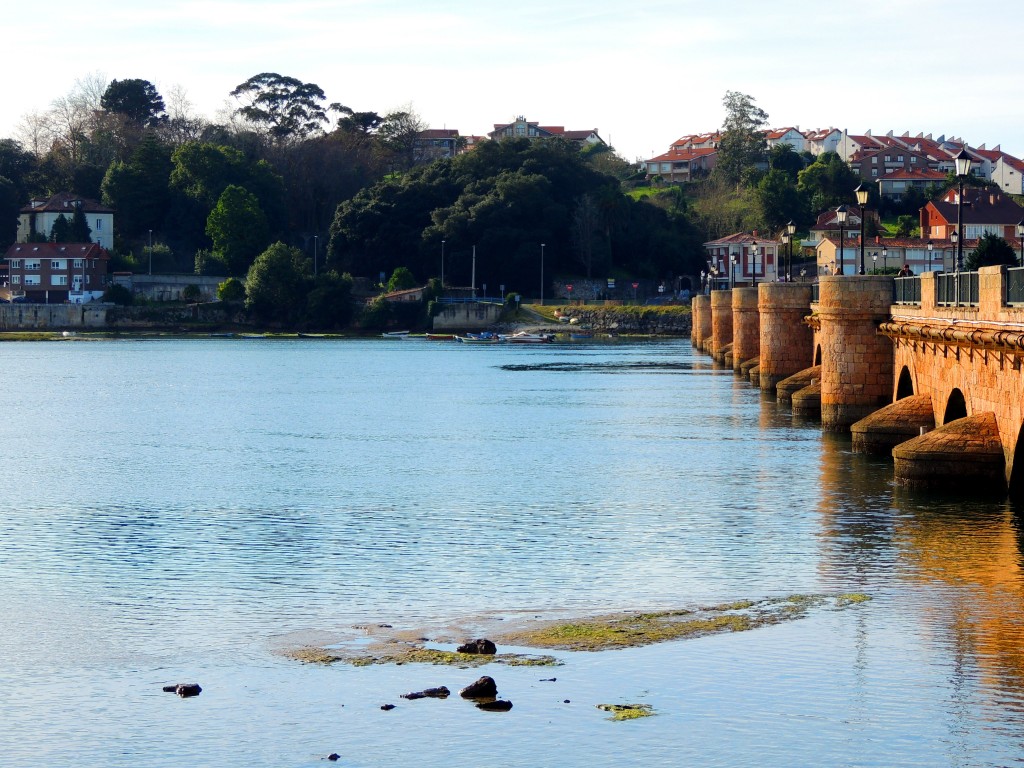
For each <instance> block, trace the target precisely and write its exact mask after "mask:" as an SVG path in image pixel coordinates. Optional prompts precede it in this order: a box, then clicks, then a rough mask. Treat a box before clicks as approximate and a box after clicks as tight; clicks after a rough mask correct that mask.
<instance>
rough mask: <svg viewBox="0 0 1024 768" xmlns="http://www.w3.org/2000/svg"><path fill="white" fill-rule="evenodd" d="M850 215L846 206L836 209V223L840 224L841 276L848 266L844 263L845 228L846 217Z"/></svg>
mask: <svg viewBox="0 0 1024 768" xmlns="http://www.w3.org/2000/svg"><path fill="white" fill-rule="evenodd" d="M848 213H849V211H848V209H847V208H846V206H845V205H840V206H839V207H838V208H836V222H838V224H839V274H840V275H841V274H843V273H844V272H845V271H846V265H845V264H844V263H843V227H844V226H846V216H847V214H848Z"/></svg>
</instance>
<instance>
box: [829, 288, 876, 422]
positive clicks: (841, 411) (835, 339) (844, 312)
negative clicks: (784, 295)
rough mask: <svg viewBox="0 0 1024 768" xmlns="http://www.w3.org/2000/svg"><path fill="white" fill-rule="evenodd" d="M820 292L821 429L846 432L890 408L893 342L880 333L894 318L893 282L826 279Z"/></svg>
mask: <svg viewBox="0 0 1024 768" xmlns="http://www.w3.org/2000/svg"><path fill="white" fill-rule="evenodd" d="M818 290H819V301H818V321H819V322H820V328H821V330H820V334H819V335H820V343H821V426H822V429H824V430H826V431H829V432H845V431H846V430H848V429H849V428H850V426H851V425H852V424H853V423H854V422H856V421H858V420H860V419H862V418H864V417H865V416H868V415H869V414H871V413H872V412H874V411H876V410H878V409H879V408H881V407H883V406H885V405H888V404H889V403H890V402H891V398H892V387H893V350H892V342H891V341H890V340H889V339H887V338H886V337H885V336H882V335H880V334H879V333H878V327H879V326H880V325H881V324H882V323H884V322H886V321H887V320H889V318H890V311H891V308H892V278H891V277H886V276H884V275H852V276H850V275H844V276H839V275H837V276H834V277H831V276H827V277H822V278H821V279H820V281H819V286H818Z"/></svg>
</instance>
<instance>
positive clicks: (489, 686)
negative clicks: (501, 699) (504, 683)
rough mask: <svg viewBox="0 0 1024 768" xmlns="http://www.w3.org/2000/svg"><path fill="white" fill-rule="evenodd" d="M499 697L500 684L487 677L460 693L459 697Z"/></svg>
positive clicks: (471, 684)
mask: <svg viewBox="0 0 1024 768" xmlns="http://www.w3.org/2000/svg"><path fill="white" fill-rule="evenodd" d="M497 695H498V684H497V683H495V682H494V678H493V677H487V676H486V675H484V676H483V677H481V678H480V679H479V680H477V681H476V682H475V683H470V684H469V685H467V686H466V687H465V688H463V689H462V690H461V691H459V696H461V697H462V698H464V699H482V698H486V697H494V696H497Z"/></svg>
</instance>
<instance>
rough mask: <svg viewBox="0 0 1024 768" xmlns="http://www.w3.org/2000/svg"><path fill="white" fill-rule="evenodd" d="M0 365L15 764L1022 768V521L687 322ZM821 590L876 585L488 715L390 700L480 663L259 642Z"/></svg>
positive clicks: (1, 738) (459, 681) (115, 346)
mask: <svg viewBox="0 0 1024 768" xmlns="http://www.w3.org/2000/svg"><path fill="white" fill-rule="evenodd" d="M0 360H2V363H3V365H2V368H0V380H2V383H3V392H4V401H5V402H4V405H5V407H4V408H3V412H2V415H0V435H2V438H3V446H4V471H3V474H2V483H3V496H2V499H3V502H2V504H3V514H2V515H0V616H2V617H3V627H2V631H0V704H2V715H0V764H2V765H5V766H7V765H10V766H50V765H75V766H90V767H91V766H96V767H97V768H98V767H100V766H103V767H106V766H138V765H147V766H179V765H181V766H184V765H188V766H317V765H324V762H323V758H324V757H325V756H326V755H327V754H329V753H331V752H337V753H339V754H341V755H342V760H341V761H340V762H339V763H338V764H340V765H347V766H359V767H361V768H370V767H371V766H374V767H376V766H403V765H411V764H416V765H417V766H424V767H431V766H446V767H448V768H452V767H454V768H462V767H465V768H470V767H472V766H488V765H494V766H498V765H500V766H547V765H552V766H554V765H557V766H569V767H572V766H624V765H628V766H634V765H635V766H659V765H665V766H669V765H672V766H677V765H714V766H735V765H778V766H801V765H805V766H822V765H828V766H838V765H850V766H854V765H856V766H875V765H877V766H890V765H915V766H965V767H966V766H1004V765H1020V764H1024V644H1022V641H1024V604H1022V596H1024V575H1022V571H1021V530H1020V525H1019V521H1018V519H1017V518H1016V517H1015V515H1014V513H1013V510H1011V509H1010V508H1009V507H1008V506H1003V505H998V504H981V503H966V502H956V501H948V500H941V499H934V498H929V497H923V496H917V495H912V494H908V493H906V492H904V491H900V490H899V489H896V488H894V487H893V486H892V485H891V481H890V480H891V467H890V466H889V464H888V463H887V462H884V461H878V460H872V459H866V458H864V457H859V456H854V455H852V454H851V453H850V451H849V445H848V443H846V442H844V441H842V440H836V439H829V438H825V437H823V436H822V435H821V433H820V431H819V429H818V428H817V426H816V425H815V424H813V423H799V422H794V421H793V418H792V417H791V415H790V414H789V412H788V411H787V410H786V409H783V408H781V407H779V406H777V405H776V404H775V403H774V401H770V400H764V399H762V397H761V395H760V394H759V393H758V392H757V391H756V390H754V389H752V388H751V387H750V386H749V385H748V384H746V383H745V382H744V381H742V380H740V379H737V378H736V377H734V376H733V374H732V372H731V371H730V370H722V369H715V368H714V367H713V366H712V364H711V363H710V361H709V360H708V359H707V358H706V357H703V356H700V355H699V354H697V353H694V352H693V351H692V350H691V347H690V344H689V342H688V341H680V342H661V343H650V344H626V343H621V344H620V343H616V344H594V345H578V344H577V345H571V346H554V347H546V346H545V347H495V348H482V349H481V348H473V347H463V346H459V345H445V344H427V343H417V342H390V341H380V340H368V341H346V340H316V339H310V340H230V339H208V340H188V341H177V340H175V341H111V342H106V341H104V342H82V343H77V342H76V343H52V342H51V343H41V344H31V343H18V344H4V345H2V346H0ZM840 591H843V592H845V591H862V592H867V593H869V594H871V595H872V597H873V600H872V601H871V602H869V603H865V604H862V605H859V606H856V607H854V608H850V609H847V610H844V611H819V612H815V613H813V614H812V615H811V616H810V617H809V618H806V619H803V620H800V621H796V622H792V623H788V624H783V625H778V626H774V627H769V628H765V629H760V630H756V631H753V632H747V633H740V634H735V635H728V636H718V637H707V638H701V639H698V640H691V641H685V642H679V643H671V644H666V645H660V646H651V647H648V648H640V649H633V650H628V651H616V652H605V653H596V654H562V655H561V656H562V658H563V659H564V660H565V661H566V664H565V666H562V667H559V668H557V669H554V670H545V669H542V670H540V671H538V670H537V669H530V668H503V667H498V668H492V669H491V670H490V671H488V672H487V674H492V675H493V676H494V677H495V678H496V679H497V680H498V685H499V688H500V690H501V693H502V695H503V696H504V697H507V698H509V699H511V700H512V701H513V702H514V704H515V708H514V709H513V710H512V712H510V713H507V714H488V713H482V712H478V711H477V710H475V709H474V708H472V707H471V706H469V705H468V704H466V703H465V702H462V701H461V700H459V699H458V697H455V698H453V699H448V700H446V701H434V700H427V701H419V702H402V701H401V700H400V699H398V694H400V693H403V692H406V691H410V690H418V689H420V688H423V687H427V686H432V685H440V684H446V685H448V686H449V687H450V688H458V687H462V686H463V685H466V684H467V683H469V682H471V681H472V680H473V679H475V677H476V676H477V674H478V673H477V672H475V671H464V670H453V669H449V668H440V667H426V668H422V667H415V666H399V667H375V668H359V669H353V668H347V667H343V666H334V667H317V666H303V665H299V664H296V663H295V662H292V661H289V660H287V659H285V658H282V657H281V656H280V655H279V654H277V653H275V651H276V650H278V649H279V648H281V647H282V646H287V645H289V644H291V645H294V644H296V643H297V642H299V640H300V639H308V638H310V637H319V636H327V635H325V634H324V633H331V632H334V631H338V630H341V629H344V628H347V627H349V626H351V625H352V624H355V623H360V622H376V623H380V622H387V623H390V624H393V625H395V626H396V627H410V628H416V627H427V628H429V627H431V626H437V625H440V624H442V623H443V622H445V621H448V620H454V619H460V618H463V617H467V616H472V615H476V614H480V613H483V612H498V613H501V612H512V611H531V612H535V613H536V614H537V615H544V614H545V612H556V611H557V612H569V613H576V614H581V615H582V614H588V613H592V612H603V611H609V610H618V609H636V608H659V607H687V606H692V605H695V604H708V603H713V602H719V601H722V600H735V599H744V598H760V597H765V596H774V595H788V594H793V593H809V592H827V593H831V592H840ZM551 676H556V677H557V681H556V682H554V683H552V682H540V679H541V678H546V677H551ZM191 680H197V681H199V682H200V683H201V684H202V685H203V687H204V692H203V694H202V695H201V696H199V697H198V698H195V699H188V700H181V699H178V698H177V697H175V696H171V695H169V694H165V693H162V692H161V690H160V686H161V685H163V684H165V683H170V682H176V681H191ZM567 699H568V700H569V702H570V703H568V704H567V703H564V702H565V700H567ZM385 702H395V703H399V702H401V705H400V706H399V707H398V709H396V710H394V711H393V712H382V711H381V710H380V709H379V706H380V704H382V703H385ZM606 702H609V703H616V702H646V703H649V704H652V705H653V706H654V707H655V709H656V711H657V712H658V716H657V717H653V718H648V719H646V720H642V721H635V722H626V723H613V722H608V721H606V720H605V719H604V714H603V713H601V712H599V711H598V710H596V709H595V708H594V705H595V704H598V703H606Z"/></svg>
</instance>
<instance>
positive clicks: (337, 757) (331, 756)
mask: <svg viewBox="0 0 1024 768" xmlns="http://www.w3.org/2000/svg"><path fill="white" fill-rule="evenodd" d="M327 759H328V760H330V761H331V762H332V763H333V762H335V761H336V760H341V755H339V754H338V753H337V752H331V754H329V755H328V756H327Z"/></svg>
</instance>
